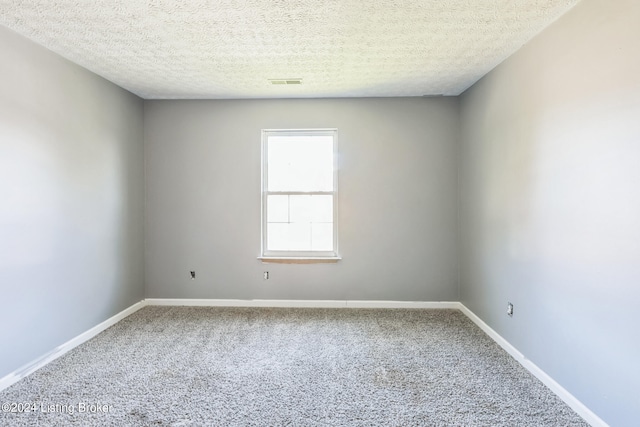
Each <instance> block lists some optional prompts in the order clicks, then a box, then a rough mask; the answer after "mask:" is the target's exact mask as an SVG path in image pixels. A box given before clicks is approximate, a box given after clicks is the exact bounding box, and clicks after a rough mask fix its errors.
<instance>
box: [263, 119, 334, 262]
mask: <svg viewBox="0 0 640 427" xmlns="http://www.w3.org/2000/svg"><path fill="white" fill-rule="evenodd" d="M270 136H331V137H332V138H333V191H308V192H305V191H268V171H267V168H268V164H267V160H268V150H269V147H268V139H269V137H270ZM270 195H310V196H313V195H331V196H333V250H332V251H270V250H267V197H268V196H270ZM261 234H262V239H261V256H260V257H259V259H261V260H262V261H263V262H300V261H302V262H336V261H338V260H340V259H341V258H340V256H339V255H338V129H333V128H332V129H263V130H262V233H261Z"/></svg>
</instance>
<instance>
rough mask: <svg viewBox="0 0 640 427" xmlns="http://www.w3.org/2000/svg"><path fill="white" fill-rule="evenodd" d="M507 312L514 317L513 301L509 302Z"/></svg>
mask: <svg viewBox="0 0 640 427" xmlns="http://www.w3.org/2000/svg"><path fill="white" fill-rule="evenodd" d="M507 314H508V315H509V316H510V317H513V304H511V303H507Z"/></svg>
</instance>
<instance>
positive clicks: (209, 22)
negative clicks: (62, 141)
mask: <svg viewBox="0 0 640 427" xmlns="http://www.w3.org/2000/svg"><path fill="white" fill-rule="evenodd" d="M577 2H578V0H448V1H445V0H369V1H366V0H364V1H363V0H360V1H356V0H315V1H314V0H191V1H178V0H0V24H3V25H5V26H7V27H8V28H11V29H13V30H14V31H16V32H18V33H20V34H23V35H25V36H27V37H29V38H30V39H32V40H34V41H36V42H37V43H39V44H41V45H43V46H45V47H47V48H49V49H51V50H52V51H54V52H57V53H59V54H60V55H62V56H64V57H66V58H68V59H70V60H71V61H73V62H75V63H77V64H80V65H82V66H83V67H85V68H87V69H89V70H91V71H93V72H95V73H97V74H99V75H101V76H103V77H105V78H106V79H108V80H110V81H112V82H114V83H116V84H117V85H119V86H122V87H123V88H125V89H127V90H129V91H131V92H133V93H135V94H137V95H139V96H141V97H143V98H148V99H159V98H289V97H371V96H421V95H438V94H444V95H459V94H460V93H462V92H463V91H464V90H465V89H467V88H468V87H469V86H471V85H472V84H473V83H475V82H476V81H477V80H478V79H479V78H480V77H482V76H483V75H485V74H486V73H487V72H489V71H490V70H491V69H492V68H494V67H495V66H496V65H497V64H499V63H500V62H502V61H503V60H504V59H505V58H507V57H508V56H509V55H511V54H512V53H513V52H515V51H516V50H518V49H519V48H520V47H521V46H522V45H523V44H524V43H526V42H527V41H528V40H530V39H531V38H532V37H533V36H535V35H536V34H537V33H539V32H540V31H541V30H542V29H543V28H545V27H546V26H547V25H549V24H550V23H551V22H553V21H554V20H555V19H556V18H558V17H559V16H560V15H562V14H563V13H564V12H566V11H567V10H569V9H570V8H571V7H572V6H573V5H575V4H576V3H577ZM280 78H285V79H286V78H302V79H303V83H302V84H301V85H272V84H271V83H270V82H269V79H280Z"/></svg>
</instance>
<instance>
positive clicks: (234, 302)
mask: <svg viewBox="0 0 640 427" xmlns="http://www.w3.org/2000/svg"><path fill="white" fill-rule="evenodd" d="M144 302H145V303H146V305H174V306H192V307H291V308H452V309H458V308H459V304H460V303H458V302H453V301H443V302H439V301H438V302H423V301H351V300H271V299H250V300H242V299H183V298H175V299H171V298H149V299H146V300H144Z"/></svg>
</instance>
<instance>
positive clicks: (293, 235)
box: [267, 223, 312, 251]
mask: <svg viewBox="0 0 640 427" xmlns="http://www.w3.org/2000/svg"><path fill="white" fill-rule="evenodd" d="M267 250H269V251H310V250H312V248H311V224H310V223H294V224H267Z"/></svg>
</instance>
